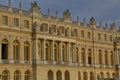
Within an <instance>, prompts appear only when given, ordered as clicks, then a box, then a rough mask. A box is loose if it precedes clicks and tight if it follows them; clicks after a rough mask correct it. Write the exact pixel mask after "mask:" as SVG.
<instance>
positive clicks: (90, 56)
mask: <svg viewBox="0 0 120 80" xmlns="http://www.w3.org/2000/svg"><path fill="white" fill-rule="evenodd" d="M88 64H92V53H91V49H89V50H88Z"/></svg>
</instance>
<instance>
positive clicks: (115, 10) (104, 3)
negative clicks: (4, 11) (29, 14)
mask: <svg viewBox="0 0 120 80" xmlns="http://www.w3.org/2000/svg"><path fill="white" fill-rule="evenodd" d="M11 1H12V7H15V8H18V7H19V2H20V1H22V7H23V9H24V10H29V8H30V3H31V2H34V1H37V2H38V4H39V6H40V7H41V12H42V13H44V14H47V10H48V8H49V9H50V14H51V16H55V12H56V10H57V11H58V15H59V16H60V17H62V13H63V11H64V10H66V9H69V10H70V12H71V17H72V20H73V21H76V20H77V16H79V17H80V22H83V18H84V17H85V18H86V22H87V23H88V24H89V20H90V18H91V17H94V18H95V20H96V23H97V25H99V23H100V21H102V24H103V26H105V23H106V22H107V23H108V25H110V23H112V22H115V23H116V24H117V27H119V26H120V0H11ZM0 5H8V0H0Z"/></svg>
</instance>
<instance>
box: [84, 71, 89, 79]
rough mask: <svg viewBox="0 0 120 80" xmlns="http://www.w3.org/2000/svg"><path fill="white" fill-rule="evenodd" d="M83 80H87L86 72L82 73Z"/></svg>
mask: <svg viewBox="0 0 120 80" xmlns="http://www.w3.org/2000/svg"><path fill="white" fill-rule="evenodd" d="M83 80H88V75H87V72H83Z"/></svg>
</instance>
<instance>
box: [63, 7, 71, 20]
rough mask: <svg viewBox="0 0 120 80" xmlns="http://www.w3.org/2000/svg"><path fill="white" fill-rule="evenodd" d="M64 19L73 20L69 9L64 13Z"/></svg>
mask: <svg viewBox="0 0 120 80" xmlns="http://www.w3.org/2000/svg"><path fill="white" fill-rule="evenodd" d="M63 18H66V19H70V18H71V14H70V12H69V9H67V10H66V11H64V12H63Z"/></svg>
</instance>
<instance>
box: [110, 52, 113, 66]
mask: <svg viewBox="0 0 120 80" xmlns="http://www.w3.org/2000/svg"><path fill="white" fill-rule="evenodd" d="M110 53H111V55H110V62H111V65H113V52H112V51H111V52H110Z"/></svg>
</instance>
